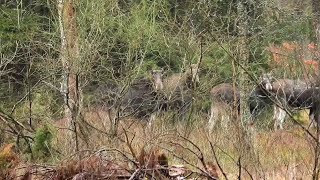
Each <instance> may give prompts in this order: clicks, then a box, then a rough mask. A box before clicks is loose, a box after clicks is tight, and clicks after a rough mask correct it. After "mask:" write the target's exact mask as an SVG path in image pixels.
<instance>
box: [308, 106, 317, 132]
mask: <svg viewBox="0 0 320 180" xmlns="http://www.w3.org/2000/svg"><path fill="white" fill-rule="evenodd" d="M309 121H310V125H309V128H310V127H311V126H312V127H316V125H317V123H316V120H315V116H314V110H313V108H310V111H309Z"/></svg>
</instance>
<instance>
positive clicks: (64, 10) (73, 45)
mask: <svg viewBox="0 0 320 180" xmlns="http://www.w3.org/2000/svg"><path fill="white" fill-rule="evenodd" d="M58 15H59V27H60V38H61V52H60V53H61V56H60V60H61V63H62V67H63V71H64V72H63V79H62V83H61V92H62V94H63V97H64V106H65V107H64V112H65V118H66V120H67V125H68V129H70V130H72V131H69V132H70V133H67V134H68V136H69V137H68V141H69V143H71V144H70V145H72V148H70V149H74V150H76V151H78V150H79V147H78V136H77V129H76V127H77V126H76V122H77V117H78V114H79V112H80V110H79V107H80V93H79V92H80V91H79V82H78V73H77V72H78V68H79V67H78V59H79V41H78V32H77V26H76V14H75V9H74V2H73V0H58Z"/></svg>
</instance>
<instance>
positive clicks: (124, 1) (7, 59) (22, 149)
mask: <svg viewBox="0 0 320 180" xmlns="http://www.w3.org/2000/svg"><path fill="white" fill-rule="evenodd" d="M317 4H319V2H318V1H317V0H313V1H311V0H307V1H299V0H291V1H289V0H260V1H257V0H223V1H221V0H212V1H207V0H195V1H186V0H154V1H149V0H95V1H85V0H78V1H72V0H64V1H63V0H56V1H53V0H47V1H44V0H20V1H16V0H1V1H0V59H1V61H0V98H1V103H0V117H1V119H2V120H1V122H0V127H1V130H0V131H1V134H0V145H1V146H4V145H6V144H8V143H12V142H14V143H15V144H16V145H17V149H18V152H19V154H20V155H21V159H24V161H26V162H42V163H51V164H57V163H58V162H59V160H61V159H64V158H66V157H68V156H69V155H71V153H74V152H79V151H81V150H84V149H91V150H97V149H99V148H100V147H102V146H107V147H110V148H111V147H119V148H120V146H121V147H122V146H125V145H120V144H121V143H123V142H122V141H121V140H123V139H125V141H130V140H128V139H127V138H128V136H129V138H132V139H134V137H135V135H134V133H133V135H132V134H130V133H128V135H127V134H126V133H125V137H123V136H124V134H123V132H122V131H124V127H123V126H120V125H119V127H116V128H117V129H118V132H116V130H115V129H114V127H113V128H110V127H109V126H107V128H105V129H103V130H101V129H99V128H98V129H96V131H95V132H92V128H91V129H90V130H88V127H89V125H87V124H84V125H82V126H81V127H78V128H77V125H75V124H77V123H78V124H81V122H80V120H79V119H81V117H85V118H87V119H90V120H91V121H96V120H95V118H97V115H94V114H91V115H88V113H90V112H91V113H92V111H93V110H97V111H99V113H98V116H99V115H101V114H104V113H106V112H104V110H105V108H106V106H107V104H108V103H107V102H108V97H109V96H108V92H107V90H108V86H110V83H111V82H112V83H113V84H117V86H120V87H123V88H124V89H125V88H126V87H128V85H130V84H131V83H132V82H134V81H135V80H136V79H139V78H150V71H151V70H160V69H162V70H164V71H165V73H166V74H165V75H166V76H170V74H174V73H180V72H186V71H187V70H188V68H189V66H190V65H191V64H196V63H198V64H199V72H198V73H199V77H200V85H199V86H198V87H197V88H196V90H195V91H194V92H193V93H194V99H195V100H194V109H193V110H192V112H191V113H190V114H191V115H192V116H190V117H189V118H188V120H187V122H178V124H179V123H182V125H181V124H179V125H177V124H176V125H172V122H171V121H170V123H169V121H165V122H168V124H171V125H170V126H169V127H166V128H164V129H161V128H160V127H158V128H157V130H158V131H159V132H158V131H153V132H158V134H157V133H155V134H153V135H150V134H147V135H145V134H144V135H145V136H146V137H148V138H150V139H152V138H151V137H153V140H152V141H151V140H150V142H153V143H151V144H153V145H154V142H158V143H159V144H161V143H162V141H161V140H155V139H156V138H155V137H157V136H160V135H159V134H166V133H165V132H167V131H168V132H169V130H170V131H171V130H172V129H175V133H178V134H179V137H180V135H183V136H184V137H185V138H186V139H188V138H189V139H190V141H194V142H199V139H197V138H195V137H193V136H192V134H193V133H194V131H195V132H199V131H201V132H202V130H199V129H198V128H197V127H198V125H197V124H201V125H203V126H204V127H205V126H206V125H205V124H206V122H207V119H208V116H209V115H208V113H209V109H210V104H211V101H210V95H209V92H210V89H211V88H212V87H214V86H215V85H217V84H219V83H222V82H229V83H234V85H235V86H237V87H239V88H240V89H241V90H242V91H241V98H243V101H242V103H243V107H246V103H245V102H246V99H247V98H248V96H247V94H248V93H250V92H251V90H252V89H253V86H254V85H256V82H257V79H258V77H259V76H260V75H261V74H262V73H266V72H272V74H273V75H274V76H276V77H278V78H292V79H304V78H306V77H316V75H317V74H318V60H319V54H318V50H317V48H318V47H317V44H318V42H319V39H320V38H319V27H320V25H319V24H320V13H319V12H320V11H319V8H320V6H319V7H318V6H317ZM243 109H244V110H243V119H246V118H248V117H249V115H248V112H247V111H248V110H247V109H246V108H243ZM271 111H272V109H271ZM173 114H174V113H173ZM109 115H110V114H109ZM170 115H172V112H171V114H170V113H169V115H168V116H169V117H170V118H169V119H172V118H174V116H170ZM271 116H272V115H270V114H269V115H268V114H266V115H265V116H264V117H262V118H261V119H265V120H262V121H259V122H258V124H260V125H258V127H259V128H260V131H262V133H266V132H269V131H270V127H271V126H272V125H271V126H270V121H271V120H272V118H271ZM64 118H66V119H68V120H65V122H63V121H62V120H63V119H64ZM90 120H89V121H90ZM303 121H304V120H301V122H303ZM56 123H66V124H67V125H66V127H69V128H70V129H72V132H73V133H72V134H69V135H62V134H61V133H59V132H58V133H57V132H56V131H55V130H53V129H54V128H53V127H52V124H56ZM125 124H127V125H128V124H129V123H128V122H126V123H125ZM173 124H174V123H173ZM79 126H80V125H79ZM90 126H91V125H90ZM99 126H100V125H98V127H99ZM110 126H112V125H110ZM166 126H168V125H166ZM173 126H177V127H180V126H183V128H182V129H183V130H181V129H180V130H181V131H180V130H179V128H176V127H175V128H172V127H173ZM236 127H237V126H236ZM259 128H258V129H259ZM93 129H95V128H93ZM177 129H178V130H177ZM240 129H241V128H240ZM236 130H237V131H234V132H238V131H241V132H242V130H239V129H237V128H236ZM128 131H129V132H130V129H129V128H128ZM132 131H133V132H134V131H136V130H132ZM231 131H233V130H231ZM244 131H246V130H244ZM124 132H126V131H124ZM225 132H226V131H224V133H223V132H219V133H218V134H219V135H216V138H211V140H212V141H214V142H215V143H218V144H219V143H221V144H220V145H221V147H222V146H223V145H224V144H227V145H226V146H227V147H226V148H225V149H224V150H225V152H227V154H229V155H231V156H232V157H234V159H236V160H235V161H239V162H240V159H241V158H239V159H238V160H237V158H236V157H238V156H239V157H243V156H242V155H243V154H245V153H244V152H247V151H242V150H243V149H246V147H244V146H242V145H241V146H240V145H239V147H238V146H236V145H233V144H234V143H233V141H232V142H228V143H225V142H223V140H221V139H224V140H226V139H229V138H230V137H225V136H227V135H230V136H231V134H229V133H225ZM269 133H270V132H269ZM299 133H301V132H299ZM119 134H120V135H119ZM169 134H170V133H169ZM226 134H227V135H226ZM238 134H239V140H243V139H242V135H243V134H247V133H246V132H244V133H243V134H242V133H234V136H236V137H238ZM289 134H290V133H289ZM302 134H303V133H302ZM59 136H62V137H63V138H62V139H71V140H72V143H70V142H69V144H68V145H66V144H59V143H60V142H61V141H59V140H58V142H56V141H55V139H56V138H57V137H59ZM131 136H132V137H131ZM141 136H142V135H141ZM240 136H241V138H240ZM244 136H245V135H244ZM266 136H268V135H266ZM273 136H275V137H277V135H274V134H273V135H271V137H273ZM280 136H281V137H283V138H284V139H285V138H289V139H290V138H292V137H291V136H290V137H287V136H289V135H280ZM284 136H285V137H284ZM306 136H307V135H306ZM93 137H94V138H93ZM146 137H144V138H146ZM175 137H176V136H175ZM217 137H220V138H217ZM60 138H61V137H60ZM265 138H266V137H265ZM115 139H117V140H115ZM119 139H121V140H119ZM200 139H202V138H200ZM209 139H210V138H209ZM213 139H215V140H213ZM217 139H219V140H217ZM235 139H238V138H235ZM180 140H181V139H180ZM180 140H178V141H180ZM75 141H77V143H74V142H75ZM78 141H79V143H78ZM132 141H133V140H132ZM234 141H237V140H234ZM266 141H267V140H265V142H266ZM307 141H308V140H306V141H305V142H307ZM142 142H149V141H147V140H145V139H144V140H141V139H140V140H137V142H136V145H135V146H136V147H134V148H136V151H139V149H141V148H142V146H143V147H145V146H147V145H146V144H144V145H142V144H143V143H142ZM131 143H132V142H131ZM187 143H189V142H187ZM53 144H54V145H53ZM129 144H130V143H129ZM203 144H205V143H204V142H203ZM235 144H237V143H235ZM244 144H246V143H244ZM266 144H267V143H266ZM280 144H281V143H280ZM126 145H128V142H127V144H126ZM171 145H172V144H171ZM209 145H210V144H206V145H204V147H202V144H201V145H198V146H201V148H203V151H205V154H206V153H207V154H209V155H208V157H211V158H212V152H208V151H210V150H208V149H210V148H209V147H207V146H209ZM211 145H212V144H211ZM131 146H133V145H132V144H131V145H130V146H129V147H131ZM292 146H294V145H292ZM205 147H207V148H205ZM231 147H232V148H231ZM290 147H291V146H290ZM306 147H308V146H306ZM306 147H303V148H306ZM308 148H309V147H308ZM120 149H121V148H120ZM191 149H192V148H191ZM222 149H223V148H222ZM239 149H241V151H240V150H239ZM311 149H312V148H311ZM121 150H122V151H129V150H130V152H131V153H132V148H129V150H128V146H126V147H123V149H121ZM220 150H221V149H220ZM228 150H230V151H228ZM172 151H173V150H172ZM180 151H181V150H180ZM180 151H179V152H180ZM217 151H218V150H217ZM311 151H312V150H310V152H311ZM169 152H170V151H169ZM250 152H251V151H250ZM279 152H280V150H279ZM281 152H282V151H281ZM293 152H301V151H300V150H299V151H298V150H297V149H296V147H295V149H294V150H292V151H291V150H288V149H286V150H284V153H282V154H281V155H283V156H281V158H279V159H281V160H280V161H277V162H276V163H275V162H271V160H270V159H272V158H271V157H269V156H266V159H267V158H269V159H267V160H265V161H263V160H261V161H263V162H264V163H265V164H267V165H265V166H264V165H261V164H260V165H261V167H264V168H265V169H262V170H261V169H260V170H261V171H267V170H270V169H272V168H269V167H280V166H282V165H284V164H285V162H289V163H288V164H290V163H291V162H292V160H293V159H294V163H296V164H298V162H300V161H299V160H301V162H302V159H303V158H305V157H304V156H303V155H301V154H299V155H293V154H294V153H293ZM312 152H313V151H312ZM180 153H182V152H180ZM287 153H288V154H287ZM317 153H319V152H317ZM317 153H315V154H317ZM182 154H183V153H182ZM214 154H215V153H214ZM217 154H218V155H217V157H218V158H217V159H216V161H218V160H219V161H222V163H225V167H224V168H226V167H227V169H228V168H229V170H230V169H232V170H230V173H234V172H235V171H236V170H237V168H234V167H237V166H240V167H241V165H239V162H233V160H230V159H228V158H229V157H231V156H227V155H226V153H224V151H223V150H221V151H219V152H217ZM310 154H312V153H310ZM185 155H186V153H185ZM302 156H303V158H302ZM133 157H134V156H133ZM185 157H189V156H188V155H186V156H185ZM215 157H216V154H215ZM250 157H252V158H253V159H255V158H257V157H256V156H255V155H254V156H250ZM283 157H285V158H283ZM293 157H294V158H293ZM308 157H309V155H308ZM311 157H313V154H312V155H311V156H310V158H311ZM314 157H317V156H314ZM171 159H172V160H173V161H174V162H176V161H179V160H177V159H176V158H174V156H173V157H172V158H171ZM231 159H232V158H231ZM243 159H245V158H243ZM249 159H250V158H249ZM258 159H259V158H258ZM283 159H284V160H283ZM311 159H312V158H311ZM256 160H257V159H255V160H254V161H247V159H245V160H243V163H244V164H245V165H244V166H246V167H247V168H248V169H250V165H252V164H257V163H258V161H256ZM194 161H196V160H194ZM216 161H215V162H216ZM246 163H247V164H246ZM250 163H252V164H250ZM259 163H262V162H259ZM315 163H316V164H317V163H318V162H315ZM2 164H3V163H2V161H1V153H0V167H2ZM195 164H196V163H195ZM240 164H241V163H240ZM296 164H295V165H296ZM260 165H259V166H260ZM273 165H274V166H273ZM4 166H6V165H4ZM290 167H291V166H290ZM315 167H317V166H315ZM268 168H269V169H268ZM308 168H309V167H308ZM317 168H318V167H317ZM240 169H241V168H240ZM275 169H276V168H275ZM310 169H312V168H310ZM260 170H257V169H256V171H259V172H260ZM0 171H1V170H0ZM245 171H247V170H245ZM248 171H249V170H248ZM219 172H222V173H223V171H222V170H221V169H220V170H219ZM304 172H305V171H304ZM247 173H248V172H247ZM318 173H319V171H318ZM220 174H221V173H220ZM298 174H299V173H298ZM240 175H241V173H240ZM3 176H4V175H3ZM313 177H316V176H315V174H313Z"/></svg>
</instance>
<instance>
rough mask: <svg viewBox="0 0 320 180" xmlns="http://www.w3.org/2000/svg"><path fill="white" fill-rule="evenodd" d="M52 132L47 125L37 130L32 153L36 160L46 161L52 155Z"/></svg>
mask: <svg viewBox="0 0 320 180" xmlns="http://www.w3.org/2000/svg"><path fill="white" fill-rule="evenodd" d="M51 144H52V132H51V130H50V128H49V127H48V126H47V125H45V126H43V127H42V128H39V129H37V132H36V134H35V136H34V144H33V146H32V152H33V156H34V158H35V159H45V158H47V157H48V156H49V155H50V154H51V149H52V146H51Z"/></svg>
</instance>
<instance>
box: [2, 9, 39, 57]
mask: <svg viewBox="0 0 320 180" xmlns="http://www.w3.org/2000/svg"><path fill="white" fill-rule="evenodd" d="M0 12H1V14H2V15H1V18H0V40H1V42H0V43H1V46H0V47H1V48H0V52H1V53H5V52H6V51H8V50H12V49H13V48H15V46H16V42H17V41H19V42H23V41H28V40H31V39H32V38H34V36H36V35H37V34H38V33H39V29H40V24H39V21H40V17H39V16H37V15H36V14H34V13H32V12H30V11H24V10H21V9H9V8H5V7H1V9H0Z"/></svg>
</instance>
